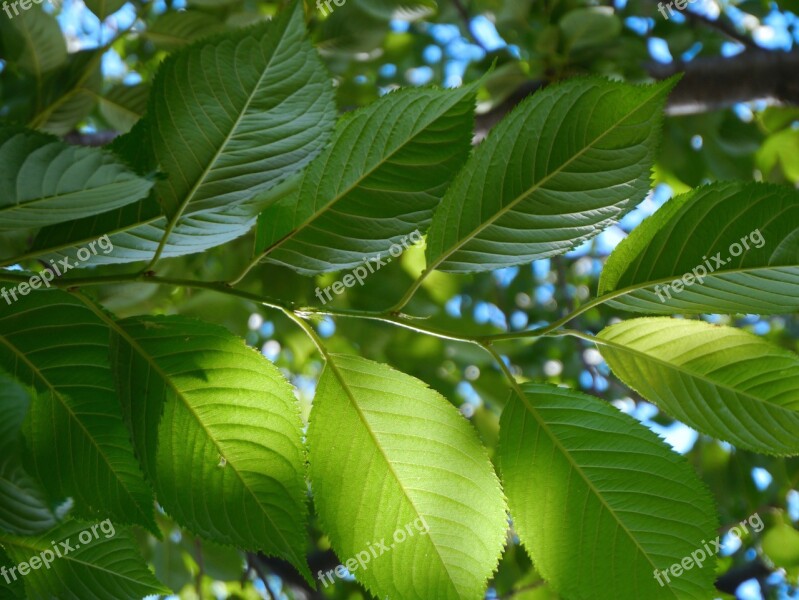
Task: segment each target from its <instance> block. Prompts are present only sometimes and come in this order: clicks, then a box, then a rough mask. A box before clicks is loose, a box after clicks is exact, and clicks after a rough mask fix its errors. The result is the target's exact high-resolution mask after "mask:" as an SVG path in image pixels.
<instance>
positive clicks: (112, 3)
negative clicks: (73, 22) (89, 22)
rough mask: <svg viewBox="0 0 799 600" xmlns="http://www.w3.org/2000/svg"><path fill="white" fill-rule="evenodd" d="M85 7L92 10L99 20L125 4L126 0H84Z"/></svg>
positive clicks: (102, 19) (103, 19)
mask: <svg viewBox="0 0 799 600" xmlns="http://www.w3.org/2000/svg"><path fill="white" fill-rule="evenodd" d="M84 2H85V4H86V7H87V8H88V9H89V10H90V11H92V12H93V13H94V14H95V15H97V17H98V18H99V19H100V20H101V21H105V19H106V18H107V17H109V16H111V15H113V14H114V13H115V12H117V11H118V10H119V9H120V8H122V7H123V6H125V3H126V2H127V0H84Z"/></svg>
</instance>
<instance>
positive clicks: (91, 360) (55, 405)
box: [0, 287, 155, 530]
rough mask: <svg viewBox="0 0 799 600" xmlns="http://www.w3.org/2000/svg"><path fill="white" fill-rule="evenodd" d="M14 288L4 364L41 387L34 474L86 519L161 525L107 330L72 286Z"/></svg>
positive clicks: (2, 332)
mask: <svg viewBox="0 0 799 600" xmlns="http://www.w3.org/2000/svg"><path fill="white" fill-rule="evenodd" d="M3 291H6V288H5V287H4V288H3ZM28 291H30V290H28ZM15 293H16V294H17V298H18V299H17V301H15V302H12V303H11V305H10V306H5V307H4V309H3V312H2V315H1V316H0V368H3V369H5V370H6V371H8V373H10V374H11V375H12V376H14V377H15V378H16V379H17V380H19V381H20V382H21V383H22V384H24V385H26V386H28V387H30V388H32V389H34V390H35V392H36V396H35V398H34V401H33V402H32V403H31V407H30V414H29V415H28V418H27V422H26V426H25V429H24V434H25V438H26V440H27V443H28V450H29V455H30V462H31V473H32V475H34V476H35V477H36V478H37V479H38V480H39V481H41V482H42V484H43V485H44V487H45V489H46V490H47V491H48V493H49V495H50V496H51V497H53V498H64V497H72V498H74V500H75V509H74V510H75V512H76V513H77V514H78V515H79V516H81V517H85V518H94V517H102V518H107V517H110V518H112V519H114V520H115V521H117V522H119V523H129V524H139V525H143V526H145V527H148V528H149V529H151V530H155V522H154V521H153V501H152V493H151V491H150V490H149V488H148V487H147V484H146V482H145V481H144V479H143V477H142V473H141V471H140V470H139V467H138V464H137V463H136V459H135V458H134V456H133V448H132V447H131V444H130V441H129V437H130V436H129V434H128V432H127V430H126V429H125V424H124V422H123V420H122V414H121V411H120V407H119V402H118V401H117V398H116V394H115V393H114V389H113V388H114V383H113V379H112V375H111V369H110V364H109V359H108V343H109V339H108V338H109V332H108V328H107V327H106V326H105V324H104V323H103V321H102V320H100V319H99V318H98V317H97V315H95V313H93V312H92V311H91V310H89V309H88V308H87V307H86V306H85V305H83V304H82V303H81V302H80V301H79V300H77V299H75V298H74V297H73V296H71V295H70V294H67V293H65V292H61V291H48V292H42V291H40V292H33V293H30V294H28V295H27V296H23V295H22V294H21V291H16V292H15ZM7 296H8V298H9V299H11V293H10V291H9V293H8V294H7ZM89 466H90V467H91V468H89Z"/></svg>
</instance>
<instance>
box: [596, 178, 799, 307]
mask: <svg viewBox="0 0 799 600" xmlns="http://www.w3.org/2000/svg"><path fill="white" fill-rule="evenodd" d="M755 225H757V227H756V228H755ZM753 228H754V231H753ZM752 234H754V235H752ZM736 254H737V256H736ZM714 257H718V259H719V260H721V261H723V262H724V264H723V265H721V266H720V265H719V264H718V263H719V261H718V260H716V259H715V258H714ZM685 274H690V275H691V278H692V279H689V280H688V281H689V282H691V281H692V280H693V281H695V282H696V283H695V284H692V285H690V286H688V285H686V286H685V289H684V290H683V291H681V292H679V293H678V291H668V293H667V292H666V291H664V290H662V289H661V288H664V287H665V286H666V285H668V284H671V283H672V281H674V280H678V279H682V278H683V276H684V275H685ZM697 276H699V277H701V280H696V277H697ZM658 284H659V285H658ZM797 285H799V195H797V194H796V193H795V192H793V191H791V190H790V189H788V188H785V187H781V186H773V185H757V184H754V183H716V184H712V185H709V186H705V187H702V188H699V189H697V190H696V191H693V192H689V193H687V194H682V195H680V196H678V197H676V198H673V199H672V200H670V201H669V202H668V203H667V204H666V205H665V206H664V207H663V208H662V209H661V210H659V211H658V212H657V213H656V214H655V215H654V216H652V217H651V218H649V219H647V221H646V222H645V223H642V224H641V226H640V227H638V228H636V230H635V231H634V232H633V233H632V235H630V236H629V237H628V238H627V239H626V240H624V241H623V242H622V243H621V244H619V246H618V247H617V248H616V250H615V251H614V252H613V254H612V255H611V256H610V258H609V259H608V262H607V264H606V265H605V269H604V271H603V273H602V278H601V279H600V282H599V294H600V295H602V294H610V295H611V296H612V299H611V298H609V304H611V305H613V306H617V307H619V308H623V309H626V310H631V311H635V312H645V313H654V314H672V313H674V312H680V313H683V314H701V313H711V312H715V313H758V314H763V315H768V314H779V313H790V312H794V311H796V310H797V308H799V296H797V294H796V289H797ZM678 290H679V288H678Z"/></svg>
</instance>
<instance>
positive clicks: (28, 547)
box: [0, 535, 163, 589]
mask: <svg viewBox="0 0 799 600" xmlns="http://www.w3.org/2000/svg"><path fill="white" fill-rule="evenodd" d="M71 537H72V536H71V535H70V536H69V537H68V538H67V540H69V539H70V538H71ZM0 539H2V540H3V543H4V544H8V545H9V546H15V547H17V548H20V549H23V550H25V551H27V552H30V553H31V555H35V554H38V553H40V552H42V551H43V550H49V549H50V546H42V547H39V546H37V545H35V544H30V543H27V544H26V543H25V542H24V541H22V540H21V539H20V538H18V537H12V538H11V541H10V542H9V541H8V539H9V538H7V537H5V536H2V535H0ZM95 541H96V540H95ZM59 560H66V561H69V562H72V563H75V564H78V565H82V566H84V567H88V568H90V569H94V570H96V571H100V572H101V573H106V574H108V575H110V576H112V577H116V578H119V579H125V580H127V581H129V582H131V583H134V584H136V585H144V586H147V587H152V584H148V583H145V582H143V581H139V580H138V579H133V578H131V577H129V576H127V575H124V574H122V573H118V572H116V571H111V570H109V569H107V568H106V567H102V566H100V565H98V564H96V563H90V562H85V561H82V560H78V559H77V558H75V557H74V555H72V554H66V555H64V556H61V557H60V558H59ZM161 589H163V588H161Z"/></svg>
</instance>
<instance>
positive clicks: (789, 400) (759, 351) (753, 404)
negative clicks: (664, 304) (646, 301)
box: [596, 317, 799, 455]
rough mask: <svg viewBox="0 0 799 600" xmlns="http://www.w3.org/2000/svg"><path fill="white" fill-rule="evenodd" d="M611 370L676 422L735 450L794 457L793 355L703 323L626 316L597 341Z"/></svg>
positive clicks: (798, 409)
mask: <svg viewBox="0 0 799 600" xmlns="http://www.w3.org/2000/svg"><path fill="white" fill-rule="evenodd" d="M596 342H597V344H598V345H599V350H600V351H601V353H602V356H604V357H605V360H607V362H608V365H610V368H611V369H612V370H613V372H614V374H615V375H616V376H617V377H618V378H619V379H621V380H622V381H623V382H624V383H626V384H627V385H628V386H630V387H631V388H632V389H634V390H635V391H637V392H638V393H640V394H641V395H642V396H643V397H644V398H646V399H647V400H650V401H652V402H654V403H655V404H657V405H658V406H659V407H660V408H662V409H663V410H664V411H666V412H668V413H669V414H670V415H672V416H673V417H675V418H677V419H679V420H680V421H682V422H683V423H685V424H687V425H690V426H691V427H693V428H694V429H697V430H698V431H701V432H702V433H705V434H707V435H711V436H713V437H715V438H718V439H720V440H724V441H726V442H730V443H732V444H734V445H736V446H738V447H740V448H745V449H748V450H752V451H753V452H760V453H763V454H776V455H788V454H799V436H797V431H799V356H797V355H796V354H794V353H793V352H789V351H788V350H783V349H782V348H779V347H777V346H775V345H773V344H771V343H769V342H767V341H765V340H763V339H761V338H759V337H757V336H756V335H753V334H751V333H748V332H745V331H740V330H738V329H733V328H731V327H717V326H713V325H709V324H707V323H704V322H702V321H687V320H683V319H669V318H664V317H657V318H654V317H653V318H643V319H632V320H630V321H624V322H622V323H618V324H616V325H612V326H610V327H608V328H606V329H604V330H603V331H602V332H601V333H600V334H599V336H598V337H597V338H596Z"/></svg>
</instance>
